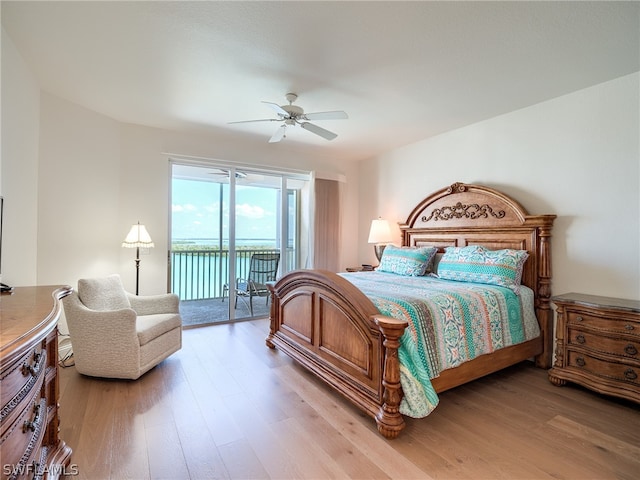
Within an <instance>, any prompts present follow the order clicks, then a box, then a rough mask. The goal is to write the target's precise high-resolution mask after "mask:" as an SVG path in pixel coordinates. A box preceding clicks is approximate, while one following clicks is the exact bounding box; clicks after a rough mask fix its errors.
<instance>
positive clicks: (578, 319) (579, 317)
mask: <svg viewBox="0 0 640 480" xmlns="http://www.w3.org/2000/svg"><path fill="white" fill-rule="evenodd" d="M576 320H577V321H578V322H581V321H583V320H584V318H582V315H578V316H577V317H576Z"/></svg>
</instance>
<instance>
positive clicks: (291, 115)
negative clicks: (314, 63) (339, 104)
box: [229, 93, 349, 143]
mask: <svg viewBox="0 0 640 480" xmlns="http://www.w3.org/2000/svg"><path fill="white" fill-rule="evenodd" d="M285 98H286V99H287V101H288V102H289V105H278V104H277V103H272V102H264V101H263V102H262V103H266V104H267V105H269V107H271V108H272V109H273V110H274V111H275V113H276V115H277V116H278V118H264V119H260V120H243V121H239V122H229V124H233V123H252V122H283V123H282V125H280V127H278V129H277V130H276V133H274V134H273V135H272V136H271V138H270V139H269V143H276V142H279V141H280V140H282V139H283V138H286V135H285V134H286V130H287V128H292V127H295V126H296V125H300V126H301V127H302V128H304V129H305V130H308V131H310V132H311V133H315V134H316V135H320V136H321V137H322V138H325V139H327V140H333V139H334V138H336V137H337V136H338V135H337V134H335V133H333V132H330V131H329V130H326V129H324V128H322V127H319V126H318V125H315V124H313V123H309V121H308V120H344V119H347V118H349V116H348V115H347V114H346V112H343V111H342V110H336V111H332V112H316V113H304V110H303V109H302V107H298V106H297V105H293V102H295V101H296V99H297V98H298V95H296V94H295V93H287V94H286V95H285Z"/></svg>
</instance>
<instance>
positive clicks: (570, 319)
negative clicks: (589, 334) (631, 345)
mask: <svg viewBox="0 0 640 480" xmlns="http://www.w3.org/2000/svg"><path fill="white" fill-rule="evenodd" d="M567 325H568V326H569V327H571V326H578V325H580V326H587V327H590V328H596V329H599V330H605V331H608V332H615V333H625V334H628V335H637V336H638V337H639V338H640V323H638V322H636V321H633V320H630V319H627V318H624V317H615V316H605V315H600V316H598V315H597V314H590V313H589V312H586V311H575V310H569V309H567Z"/></svg>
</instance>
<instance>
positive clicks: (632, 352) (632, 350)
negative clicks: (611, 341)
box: [624, 344, 638, 355]
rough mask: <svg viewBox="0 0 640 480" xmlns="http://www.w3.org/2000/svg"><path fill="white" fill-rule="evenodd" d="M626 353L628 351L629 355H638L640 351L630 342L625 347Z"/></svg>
mask: <svg viewBox="0 0 640 480" xmlns="http://www.w3.org/2000/svg"><path fill="white" fill-rule="evenodd" d="M624 353H626V354H627V355H636V354H637V353H638V349H637V348H636V347H635V346H633V345H631V344H629V345H627V346H626V347H624Z"/></svg>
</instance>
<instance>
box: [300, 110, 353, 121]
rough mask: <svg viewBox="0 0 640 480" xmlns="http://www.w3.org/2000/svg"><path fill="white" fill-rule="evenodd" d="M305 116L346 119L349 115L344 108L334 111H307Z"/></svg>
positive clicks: (322, 118)
mask: <svg viewBox="0 0 640 480" xmlns="http://www.w3.org/2000/svg"><path fill="white" fill-rule="evenodd" d="M304 118H306V119H307V120H346V119H347V118H349V115H347V112H343V111H342V110H336V111H333V112H316V113H305V114H304Z"/></svg>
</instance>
